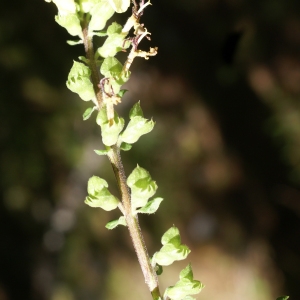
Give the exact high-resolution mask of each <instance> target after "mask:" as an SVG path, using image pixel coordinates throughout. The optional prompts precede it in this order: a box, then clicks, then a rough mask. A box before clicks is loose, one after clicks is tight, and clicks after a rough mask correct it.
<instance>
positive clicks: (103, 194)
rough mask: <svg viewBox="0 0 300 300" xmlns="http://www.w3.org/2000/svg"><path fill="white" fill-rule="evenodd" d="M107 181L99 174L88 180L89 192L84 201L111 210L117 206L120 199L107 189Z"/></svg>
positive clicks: (92, 205)
mask: <svg viewBox="0 0 300 300" xmlns="http://www.w3.org/2000/svg"><path fill="white" fill-rule="evenodd" d="M107 187H108V184H107V182H106V181H105V180H104V179H102V178H99V177H97V176H93V177H91V178H90V179H89V181H88V194H89V196H87V197H86V198H85V201H84V203H85V204H87V205H89V206H91V207H101V208H102V209H104V210H107V211H110V210H113V209H115V208H117V206H118V204H119V200H118V199H117V198H116V197H115V196H113V195H112V194H111V193H110V192H109V190H108V189H107Z"/></svg>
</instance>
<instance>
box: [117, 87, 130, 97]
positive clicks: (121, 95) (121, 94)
mask: <svg viewBox="0 0 300 300" xmlns="http://www.w3.org/2000/svg"><path fill="white" fill-rule="evenodd" d="M126 92H128V90H126V89H123V90H120V91H119V93H118V96H119V97H120V98H122V97H123V96H124V95H125V93H126Z"/></svg>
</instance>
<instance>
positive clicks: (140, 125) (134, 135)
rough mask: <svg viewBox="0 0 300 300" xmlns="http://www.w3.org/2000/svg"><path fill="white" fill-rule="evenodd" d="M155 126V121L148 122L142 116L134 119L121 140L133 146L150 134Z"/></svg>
mask: <svg viewBox="0 0 300 300" xmlns="http://www.w3.org/2000/svg"><path fill="white" fill-rule="evenodd" d="M154 124H155V123H154V122H153V120H147V119H145V118H143V117H140V116H136V117H132V118H131V120H130V121H129V123H128V125H127V127H126V129H125V130H124V132H123V133H122V134H121V136H120V138H121V140H122V141H123V142H126V143H128V144H133V143H135V142H136V141H137V140H138V139H139V138H140V137H141V136H142V135H144V134H146V133H148V132H150V131H151V130H152V129H153V127H154Z"/></svg>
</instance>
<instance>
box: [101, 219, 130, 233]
mask: <svg viewBox="0 0 300 300" xmlns="http://www.w3.org/2000/svg"><path fill="white" fill-rule="evenodd" d="M118 225H123V226H127V224H126V220H125V217H124V216H121V217H120V218H119V219H118V220H114V221H110V222H108V223H107V224H106V225H105V227H106V228H107V229H110V230H111V229H114V228H116V227H117V226H118Z"/></svg>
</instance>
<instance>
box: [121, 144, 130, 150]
mask: <svg viewBox="0 0 300 300" xmlns="http://www.w3.org/2000/svg"><path fill="white" fill-rule="evenodd" d="M131 148H132V145H130V144H127V143H122V144H121V146H120V149H121V150H123V151H129V150H130V149H131Z"/></svg>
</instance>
